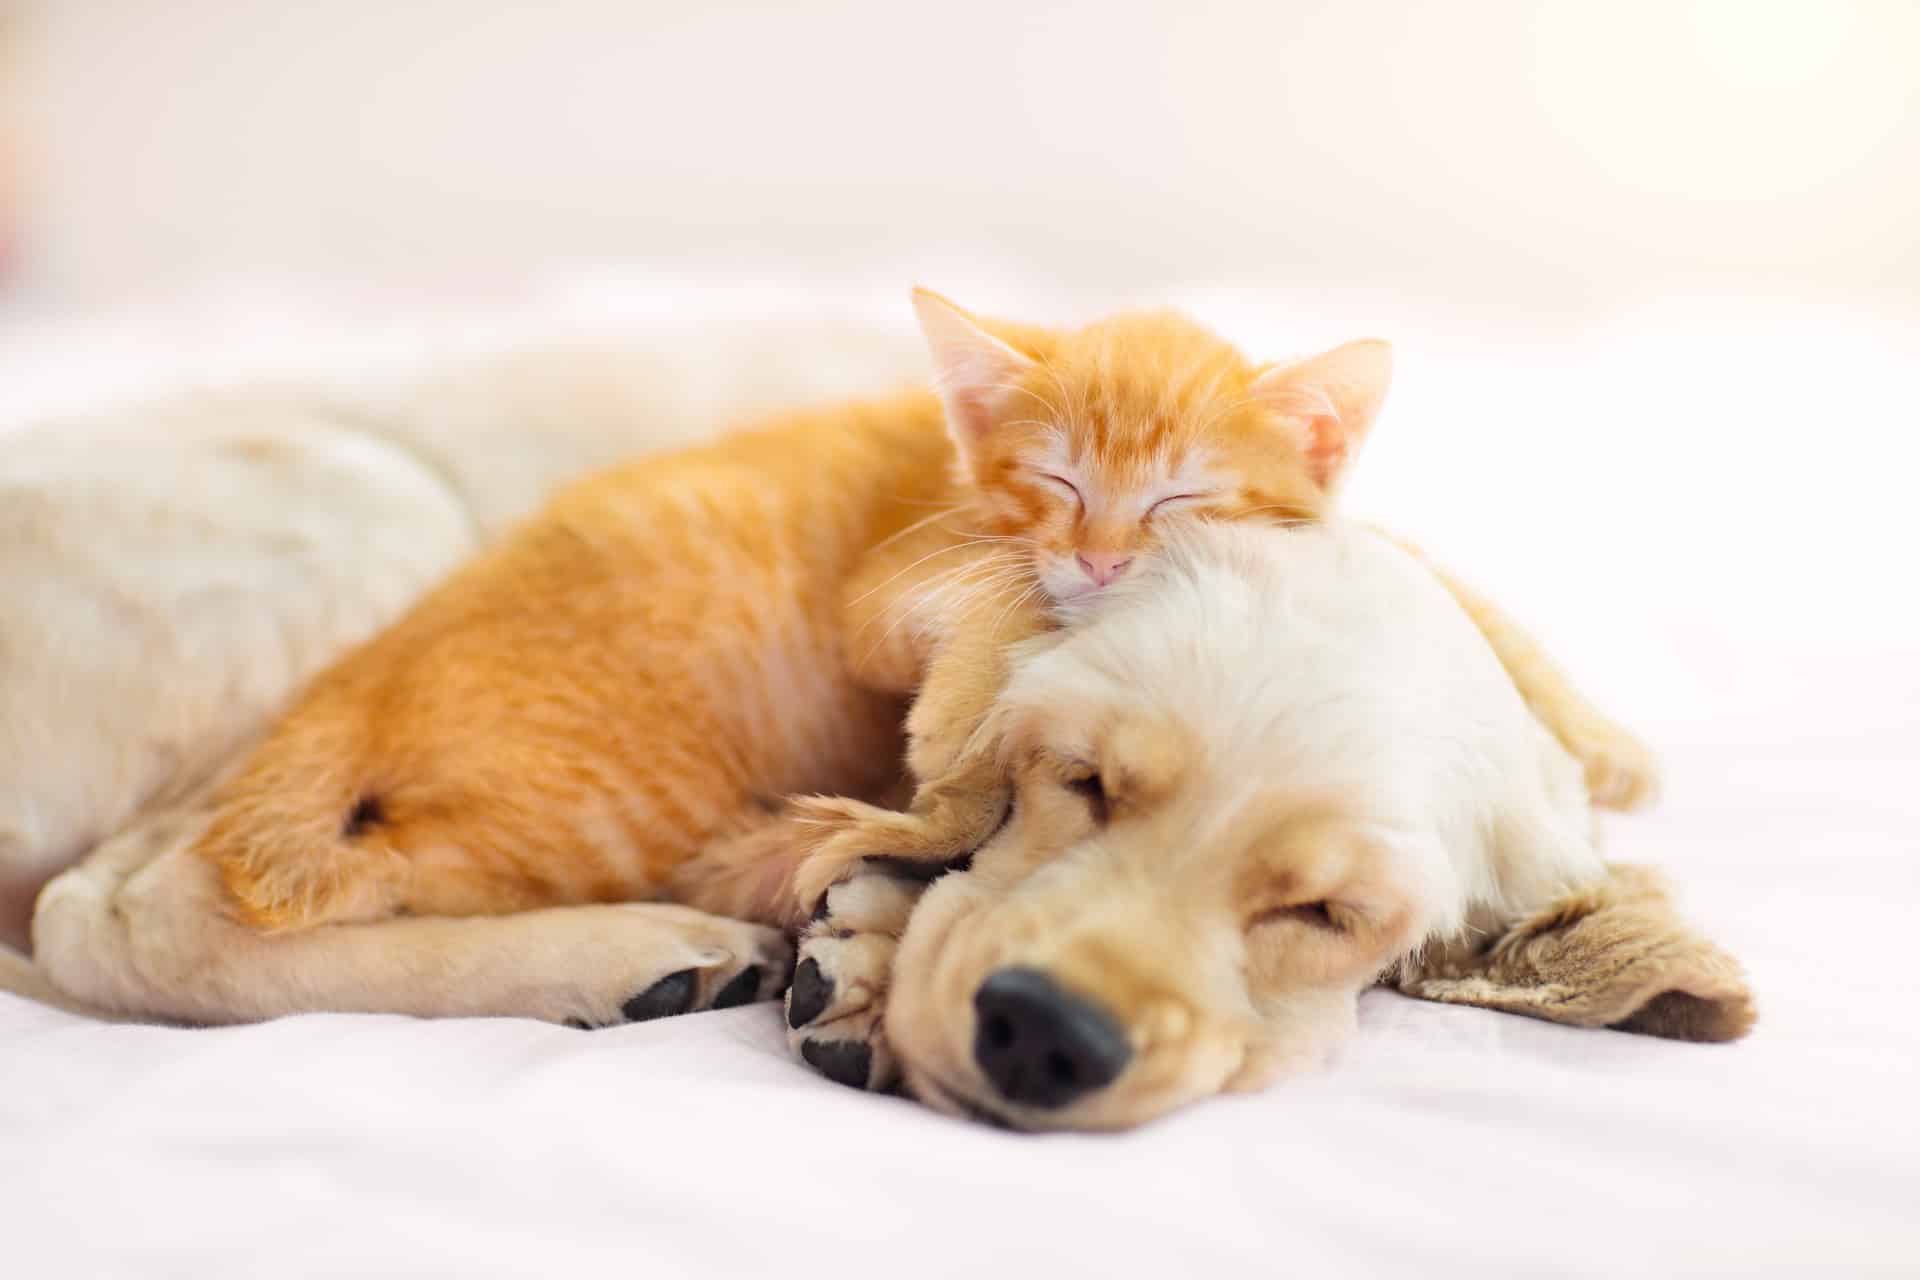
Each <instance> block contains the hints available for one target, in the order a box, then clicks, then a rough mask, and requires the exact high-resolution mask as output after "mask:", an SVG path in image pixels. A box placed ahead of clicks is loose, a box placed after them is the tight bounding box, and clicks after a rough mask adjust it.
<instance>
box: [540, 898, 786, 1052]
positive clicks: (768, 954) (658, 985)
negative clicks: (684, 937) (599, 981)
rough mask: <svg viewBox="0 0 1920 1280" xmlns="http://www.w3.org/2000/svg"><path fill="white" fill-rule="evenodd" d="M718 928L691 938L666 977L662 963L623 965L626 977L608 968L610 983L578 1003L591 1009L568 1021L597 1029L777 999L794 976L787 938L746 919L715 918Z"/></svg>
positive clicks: (585, 994)
mask: <svg viewBox="0 0 1920 1280" xmlns="http://www.w3.org/2000/svg"><path fill="white" fill-rule="evenodd" d="M714 926H715V927H713V928H712V929H710V930H708V931H707V932H708V933H709V934H710V936H705V937H700V938H697V939H691V940H690V941H691V942H692V943H693V945H691V946H689V947H687V948H685V949H683V950H682V951H681V952H680V953H679V954H678V955H677V956H676V957H675V959H674V960H669V961H666V962H665V963H666V964H676V963H677V964H678V967H675V968H671V969H668V970H667V971H666V972H664V973H663V972H660V969H661V968H662V967H663V964H662V962H661V961H659V960H647V961H642V962H640V963H638V964H635V965H633V966H631V967H624V969H625V971H624V973H623V972H621V970H622V969H623V966H621V965H619V964H618V963H613V964H608V965H607V967H608V969H609V977H608V981H607V983H606V985H605V986H604V987H603V988H602V989H601V990H600V991H598V992H590V993H588V992H583V993H581V995H580V999H579V1001H578V1003H581V1004H586V1005H589V1006H592V1007H591V1008H587V1009H582V1010H580V1011H579V1012H575V1013H572V1014H570V1015H568V1016H567V1017H566V1018H564V1019H563V1020H564V1021H565V1022H566V1024H567V1025H568V1026H570V1027H576V1028H579V1029H581V1030H594V1029H597V1028H599V1027H607V1026H617V1025H620V1024H621V1023H627V1022H651V1021H652V1020H653V1019H655V1018H667V1017H672V1016H674V1015H675V1014H681V1013H693V1012H695V1011H697V1010H701V1009H731V1008H733V1007H734V1006H736V1005H743V1004H751V1003H752V1002H754V1001H756V1000H772V999H774V998H776V997H777V996H778V995H779V994H780V992H781V991H782V989H784V988H785V987H786V985H787V981H788V978H789V976H790V975H791V973H792V972H793V968H792V966H793V946H792V944H791V943H790V942H788V941H787V938H786V935H784V934H783V933H781V932H780V930H778V929H769V928H765V927H763V926H761V925H753V924H747V923H745V922H744V921H732V920H727V921H721V920H716V921H715V922H714ZM609 959H611V958H609ZM606 963H607V962H606V960H603V964H606Z"/></svg>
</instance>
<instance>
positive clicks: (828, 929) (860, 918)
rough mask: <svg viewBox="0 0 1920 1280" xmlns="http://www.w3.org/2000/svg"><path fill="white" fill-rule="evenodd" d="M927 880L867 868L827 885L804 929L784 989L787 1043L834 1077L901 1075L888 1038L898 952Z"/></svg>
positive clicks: (875, 1080)
mask: <svg viewBox="0 0 1920 1280" xmlns="http://www.w3.org/2000/svg"><path fill="white" fill-rule="evenodd" d="M924 887H925V885H924V884H923V883H920V882H914V881H906V880H899V879H895V878H893V877H890V876H886V875H879V874H869V875H863V876H859V877H857V878H855V879H852V880H847V881H844V882H843V883H840V884H837V885H834V886H833V887H832V888H830V889H828V890H827V893H826V898H825V899H824V901H823V902H822V904H821V909H820V911H819V913H818V914H817V915H816V916H815V918H814V921H813V923H812V924H810V925H809V926H808V927H807V929H806V931H805V932H804V933H803V934H802V935H801V938H800V947H799V961H800V963H799V966H798V967H797V968H796V969H795V970H794V974H793V985H792V986H791V987H790V988H789V989H788V991H787V1027H788V1031H787V1044H788V1046H789V1047H790V1048H791V1049H792V1050H793V1052H794V1054H795V1056H797V1057H798V1058H799V1059H800V1060H801V1061H802V1062H804V1063H806V1064H807V1065H808V1066H810V1067H812V1068H813V1069H814V1070H816V1071H818V1072H819V1073H820V1074H821V1075H823V1076H826V1077H827V1078H828V1079H829V1080H832V1081H834V1082H835V1083H837V1084H844V1085H848V1086H850V1087H852V1088H855V1089H870V1090H874V1091H884V1090H887V1089H890V1088H892V1087H893V1086H894V1085H895V1084H896V1083H897V1082H898V1080H899V1078H900V1069H899V1063H898V1061H897V1060H896V1059H895V1058H894V1056H893V1050H892V1048H891V1047H890V1046H889V1045H888V1043H887V1036H886V1004H887V992H888V989H889V987H890V986H891V983H892V979H893V955H894V951H895V950H896V949H897V948H898V946H899V944H900V935H901V933H902V932H903V931H904V930H905V929H906V925H907V917H908V916H910V915H911V914H912V912H913V904H914V903H915V902H916V901H917V900H918V899H919V897H920V893H921V890H922V889H923V888H924Z"/></svg>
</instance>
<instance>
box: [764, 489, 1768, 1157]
mask: <svg viewBox="0 0 1920 1280" xmlns="http://www.w3.org/2000/svg"><path fill="white" fill-rule="evenodd" d="M1072 610H1073V616H1071V617H1070V618H1069V619H1068V622H1069V625H1068V626H1067V627H1066V628H1065V629H1063V630H1062V631H1060V632H1057V633H1054V634H1052V635H1050V636H1048V637H1045V638H1043V639H1041V640H1039V641H1035V642H1031V643H1030V644H1029V645H1028V647H1027V648H1026V650H1025V651H1024V652H1023V653H1022V654H1021V655H1020V657H1019V658H1018V659H1017V666H1016V673H1015V675H1014V677H1013V680H1012V682H1011V684H1010V685H1009V687H1008V688H1007V690H1006V692H1005V693H1004V695H1003V696H1002V697H1001V698H1000V700H999V702H998V704H997V706H996V709H995V711H994V713H993V716H992V719H991V721H990V723H989V726H988V728H987V730H986V732H987V734H988V735H990V737H991V739H992V746H993V748H994V750H996V751H997V753H998V758H999V760H1000V761H1001V764H1002V767H1003V768H1004V770H1005V771H1006V775H1007V777H1008V778H1009V779H1010V784H1011V787H1012V789H1013V802H1012V805H1011V807H1010V810H1009V816H1008V818H1007V820H1006V822H1005V824H1004V825H1003V826H1002V827H1001V829H1000V830H999V832H998V833H997V834H996V835H995V836H994V837H993V838H992V839H991V840H989V841H988V842H987V843H986V844H985V845H984V846H983V847H981V848H980V849H979V850H978V851H977V853H976V854H975V855H974V856H973V857H972V859H971V862H970V865H969V866H968V868H967V869H966V870H964V871H963V872H961V873H959V874H951V875H947V876H944V877H942V878H940V879H938V881H937V882H936V883H935V884H934V885H933V887H932V888H931V889H930V890H929V891H928V892H926V893H925V895H924V897H921V898H920V899H919V900H918V902H917V903H916V901H915V898H916V893H915V888H916V886H915V885H913V884H912V883H911V882H908V881H904V880H902V879H898V878H894V877H891V876H888V875H885V874H881V873H878V872H870V873H868V874H865V875H858V876H856V877H854V878H852V879H849V880H847V881H845V882H843V883H841V884H839V885H837V886H835V887H834V888H832V889H831V890H830V891H829V893H828V897H827V900H826V903H825V909H824V912H823V915H822V917H821V918H820V919H819V920H817V921H816V922H815V923H814V924H813V925H812V927H811V928H810V930H809V932H808V934H807V936H806V937H805V939H804V940H803V943H802V951H801V956H802V960H801V964H800V968H799V970H798V972H797V976H796V981H795V983H794V986H793V988H792V991H791V993H790V995H789V1005H788V1013H789V1022H790V1023H792V1024H796V1025H795V1026H794V1030H793V1033H792V1037H793V1040H794V1043H795V1045H796V1047H797V1048H798V1049H799V1051H800V1052H801V1054H802V1055H803V1056H804V1057H805V1058H806V1059H807V1060H808V1061H810V1062H812V1063H813V1064H814V1065H815V1066H816V1067H818V1068H820V1069H821V1070H823V1071H825V1072H826V1073H827V1074H829V1075H831V1076H834V1077H835V1078H838V1079H840V1080H842V1081H843V1082H846V1083H854V1084H864V1085H869V1086H875V1087H878V1086H883V1085H885V1084H887V1083H889V1082H890V1081H891V1080H892V1079H893V1078H894V1076H895V1073H896V1071H897V1072H899V1073H902V1074H904V1077H905V1080H906V1083H907V1085H908V1087H909V1088H910V1090H911V1091H912V1092H913V1093H914V1094H915V1095H916V1096H918V1097H920V1098H922V1099H924V1100H926V1101H927V1102H930V1103H931V1104H933V1105H934V1106H936V1107H940V1108H942V1109H945V1110H949V1111H953V1112H958V1113H964V1114H970V1115H973V1116H975V1117H978V1118H984V1119H988V1120H991V1121H994V1122H998V1123H1003V1124H1007V1125H1011V1126H1014V1127H1018V1128H1026V1129H1042V1128H1045V1129H1053V1128H1071V1129H1086V1128H1097V1129H1106V1128H1117V1127H1124V1126H1129V1125H1133V1124H1137V1123H1139V1122H1141V1121H1143V1120H1146V1119H1149V1118H1152V1117H1154V1116H1157V1115H1160V1114H1162V1113H1164V1112H1166V1111H1168V1110H1170V1109H1172V1108H1175V1107H1178V1106H1181V1105H1183V1104H1185V1103H1189V1102H1192V1101H1194V1100H1196V1099H1198V1098H1202V1097H1205V1096H1208V1095H1211V1094H1216V1093H1219V1092H1222V1091H1228V1090H1246V1089H1255V1088H1259V1087H1262V1086H1264V1085H1266V1084H1268V1083H1269V1082H1271V1081H1273V1080H1275V1079H1277V1078H1280V1077H1282V1076H1284V1075H1286V1074H1288V1073H1290V1072H1296V1071H1299V1070H1302V1069H1305V1068H1310V1067H1312V1066H1314V1065H1315V1064H1318V1063H1321V1062H1323V1061H1324V1060H1325V1059H1326V1058H1327V1056H1328V1055H1329V1054H1330V1053H1331V1052H1332V1051H1333V1050H1334V1049H1336V1048H1337V1047H1338V1046H1339V1045H1340V1044H1341V1042H1342V1041H1343V1040H1345V1039H1346V1038H1347V1037H1348V1036H1349V1035H1351V1034H1352V1032H1353V1030H1354V1026H1355V1009H1356V1002H1357V999H1358V996H1359V993H1360V992H1361V991H1362V990H1363V989H1365V988H1366V987H1368V986H1370V985H1372V984H1373V983H1375V982H1376V981H1377V980H1379V979H1380V978H1381V977H1382V975H1383V974H1387V973H1389V971H1393V972H1394V973H1395V974H1396V975H1397V976H1400V977H1404V978H1407V979H1412V978H1413V977H1414V975H1416V974H1420V973H1428V972H1432V971H1435V969H1436V966H1440V965H1444V964H1445V963H1447V962H1448V960H1449V958H1450V957H1451V958H1452V960H1453V961H1454V962H1456V963H1457V962H1458V961H1460V960H1461V959H1462V958H1465V959H1466V960H1468V961H1469V962H1471V961H1472V960H1473V958H1474V957H1477V956H1480V955H1482V954H1485V953H1487V952H1488V951H1489V950H1490V948H1491V946H1492V944H1493V943H1494V942H1495V940H1497V939H1500V938H1501V937H1502V935H1505V934H1507V933H1508V931H1509V929H1510V927H1512V926H1514V925H1516V924H1517V923H1518V922H1522V921H1525V920H1527V919H1528V918H1529V917H1532V916H1534V915H1535V914H1536V913H1539V912H1541V911H1542V910H1543V909H1544V908H1549V907H1550V906H1552V905H1553V904H1554V903H1555V902H1556V900H1564V899H1565V897H1566V895H1569V894H1573V893H1577V892H1578V891H1581V890H1582V889H1586V890H1587V891H1588V892H1589V894H1591V893H1594V892H1600V893H1603V894H1604V893H1605V892H1607V891H1608V888H1607V887H1608V886H1609V885H1611V884H1612V883H1613V882H1612V881H1610V880H1609V873H1608V870H1607V868H1606V867H1605V866H1604V865H1603V864H1602V862H1601V860H1600V857H1599V855H1598V853H1597V852H1596V850H1595V846H1594V841H1593V824H1592V820H1591V816H1590V814H1589V809H1588V797H1587V793H1586V789H1585V786H1584V784H1583V782H1582V778H1581V771H1580V769H1579V767H1578V766H1577V765H1576V764H1575V762H1574V761H1573V759H1572V758H1571V757H1570V756H1569V755H1568V754H1567V752H1566V751H1565V750H1564V749H1563V748H1562V747H1561V746H1560V744H1559V743H1558V742H1556V741H1555V740H1554V738H1553V736H1552V735H1551V734H1549V733H1548V732H1547V731H1546V730H1545V729H1544V728H1543V727H1542V726H1541V725H1540V723H1539V722H1538V721H1537V720H1536V719H1535V718H1534V716H1533V715H1531V714H1530V713H1529V712H1528V710H1527V708H1526V706H1525V704H1524V703H1523V702H1522V701H1521V699H1520V697H1519V695H1518V694H1517V693H1516V692H1515V689H1514V686H1513V683H1512V681H1511V680H1510V679H1509V678H1508V677H1507V676H1506V674H1505V673H1504V672H1503V671H1502V670H1501V668H1500V665H1499V664H1498V662H1496V661H1495V659H1494V656H1493V654H1492V653H1491V652H1490V651H1489V649H1488V646H1487V643H1486V641H1485V640H1484V639H1483V638H1482V637H1481V635H1480V633H1479V632H1478V631H1477V630H1476V629H1475V627H1474V626H1473V624H1472V623H1471V622H1470V621H1469V620H1468V618H1467V617H1466V615H1465V614H1464V613H1463V612H1462V610H1461V608H1460V607H1459V606H1458V605H1457V604H1456V603H1455V602H1454V601H1453V599H1452V598H1451V597H1450V596H1449V595H1448V594H1447V593H1446V592H1445V591H1444V590H1442V589H1441V588H1440V586H1439V585H1438V583H1437V582H1436V581H1435V580H1434V578H1433V576H1432V574H1431V573H1430V572H1428V571H1427V570H1426V569H1425V568H1424V567H1422V566H1421V565H1420V564H1419V563H1417V562H1416V561H1415V560H1413V558H1412V557H1411V556H1409V555H1408V554H1407V553H1406V552H1404V551H1402V550H1400V549H1398V548H1397V547H1395V546H1393V545H1392V544H1390V543H1388V542H1387V541H1385V540H1384V539H1382V538H1380V537H1379V536H1377V535H1374V534H1371V533H1369V532H1366V531H1364V530H1361V529H1359V528H1356V527H1352V526H1344V525H1337V524H1328V525H1325V526H1320V527H1303V528H1297V529H1264V528H1255V527H1250V526H1231V525H1213V526H1199V527H1196V528H1194V529H1192V530H1190V531H1188V532H1186V533H1185V534H1184V535H1183V536H1182V537H1180V538H1178V539H1177V540H1175V542H1174V544H1173V545H1172V546H1171V547H1170V549H1169V552H1168V554H1167V555H1166V557H1165V558H1164V560H1163V561H1162V562H1160V563H1158V564H1156V565H1155V566H1154V567H1153V568H1152V569H1151V570H1150V571H1149V572H1147V573H1145V574H1142V575H1140V577H1139V580H1138V581H1136V582H1133V583H1129V584H1125V585H1124V586H1123V587H1122V588H1121V589H1118V590H1115V591H1111V592H1106V593H1101V594H1099V595H1096V596H1092V597H1090V598H1089V599H1088V600H1087V601H1086V602H1084V603H1079V604H1075V605H1074V606H1072ZM1656 936H1665V937H1666V939H1667V940H1668V941H1672V940H1673V939H1674V938H1675V937H1677V936H1678V935H1677V932H1675V931H1673V930H1672V929H1671V927H1670V926H1665V927H1656V928H1653V929H1652V930H1647V929H1642V930H1641V931H1640V933H1639V934H1638V935H1637V938H1636V943H1635V945H1631V946H1628V947H1627V948H1626V949H1625V950H1622V949H1619V948H1617V947H1616V948H1615V949H1614V950H1613V953H1612V959H1614V960H1623V961H1625V960H1632V959H1639V960H1642V961H1645V960H1648V959H1649V956H1648V955H1647V954H1643V953H1646V952H1648V950H1649V947H1650V946H1651V945H1652V942H1653V939H1654V938H1655V937H1656ZM1562 941H1564V939H1562ZM1630 953H1632V954H1630ZM1692 958H1695V959H1697V958H1698V953H1697V952H1696V953H1694V955H1693V957H1692ZM1653 967H1654V969H1659V967H1660V966H1659V964H1658V963H1655V964H1654V966H1653ZM1695 967H1696V968H1698V966H1695ZM1709 967H1710V966H1709ZM1642 968H1643V972H1642V974H1641V977H1642V978H1643V979H1646V980H1648V981H1649V982H1650V986H1649V987H1648V990H1649V991H1651V990H1652V989H1654V988H1658V989H1660V990H1667V989H1669V988H1670V987H1671V986H1672V985H1673V984H1674V983H1675V982H1676V981H1678V973H1677V970H1675V969H1673V968H1671V967H1669V968H1667V969H1666V970H1664V971H1662V972H1647V971H1645V965H1643V966H1642ZM1606 971H1607V964H1606V963H1599V964H1597V965H1587V966H1585V968H1584V969H1583V968H1582V966H1580V965H1575V966H1574V968H1573V971H1572V972H1571V973H1568V972H1562V973H1561V974H1560V975H1559V976H1560V977H1562V978H1568V977H1570V978H1571V979H1572V987H1573V994H1576V995H1577V994H1579V990H1580V987H1581V983H1582V981H1583V980H1584V981H1585V982H1586V983H1587V984H1588V985H1589V986H1591V985H1596V984H1600V983H1601V982H1602V979H1603V977H1604V976H1605V973H1606ZM1615 976H1616V977H1617V975H1615ZM1722 976H1726V975H1725V974H1723V975H1722ZM1678 985H1680V986H1685V985H1687V983H1686V982H1684V981H1679V982H1678ZM1563 994H1565V993H1563ZM1734 994H1735V993H1733V992H1732V990H1731V989H1730V988H1716V989H1715V990H1714V992H1713V993H1712V994H1709V995H1708V996H1706V997H1705V998H1706V999H1708V1000H1714V999H1719V998H1722V997H1731V996H1733V995H1734ZM1738 1000H1744V992H1740V993H1738ZM1717 1012H1718V1013H1719V1014H1722V1015H1728V1016H1730V1017H1731V1022H1728V1023H1726V1024H1724V1025H1720V1026H1718V1027H1717V1028H1715V1030H1718V1031H1719V1032H1721V1033H1722V1035H1723V1034H1724V1033H1725V1032H1726V1031H1728V1030H1730V1029H1733V1027H1734V1025H1735V1024H1738V1026H1739V1028H1740V1029H1744V1022H1743V1021H1742V1019H1743V1018H1744V1017H1745V1016H1746V1015H1745V1014H1744V1012H1743V1009H1742V1010H1731V1011H1730V1010H1728V1009H1727V1008H1725V1007H1719V1008H1718V1010H1717ZM1623 1020H1624V1019H1623ZM1683 1034H1684V1033H1683ZM1722 1035H1712V1034H1709V1035H1707V1036H1705V1037H1704V1038H1722Z"/></svg>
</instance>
